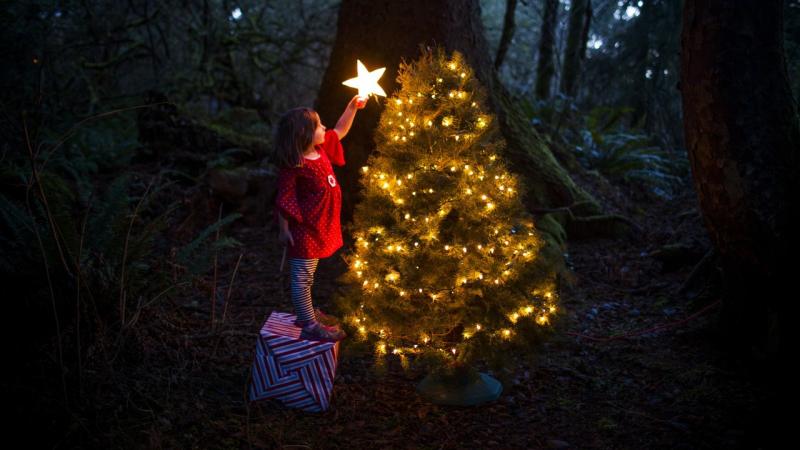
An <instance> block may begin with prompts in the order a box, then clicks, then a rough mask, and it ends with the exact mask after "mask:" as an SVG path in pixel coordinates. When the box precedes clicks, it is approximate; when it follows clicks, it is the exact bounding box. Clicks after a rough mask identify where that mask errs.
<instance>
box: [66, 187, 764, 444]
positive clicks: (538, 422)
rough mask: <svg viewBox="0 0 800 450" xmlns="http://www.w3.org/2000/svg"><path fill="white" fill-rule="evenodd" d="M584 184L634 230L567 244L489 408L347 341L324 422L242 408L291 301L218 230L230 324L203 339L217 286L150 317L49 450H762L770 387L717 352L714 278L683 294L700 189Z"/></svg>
mask: <svg viewBox="0 0 800 450" xmlns="http://www.w3.org/2000/svg"><path fill="white" fill-rule="evenodd" d="M579 182H581V184H584V187H585V188H586V189H588V190H590V191H592V192H593V193H594V194H595V195H596V196H597V197H598V198H599V199H601V200H602V201H603V202H605V205H606V206H607V207H608V209H609V212H614V213H619V214H623V215H625V216H627V217H629V218H630V219H632V220H633V221H634V222H636V224H637V225H638V226H639V227H641V231H640V232H637V233H635V234H634V235H632V236H629V237H627V238H620V239H598V240H588V241H577V242H570V243H569V248H568V253H567V257H568V262H569V265H570V267H571V269H572V272H573V275H574V276H573V277H572V278H573V279H572V283H569V284H567V285H565V286H562V289H561V293H560V295H561V310H562V311H564V312H565V316H564V318H563V320H562V322H561V323H560V324H559V325H558V329H557V332H556V333H555V336H554V337H553V339H552V340H551V341H549V342H547V343H546V344H545V345H544V346H543V348H542V350H541V352H540V353H539V354H536V355H533V356H532V357H526V356H525V355H520V356H519V357H518V361H517V364H516V365H515V366H514V367H511V368H509V369H508V371H507V373H505V374H495V375H497V376H498V377H500V376H502V377H503V379H506V380H508V382H506V383H505V384H504V390H503V393H502V395H501V397H500V399H499V400H497V401H495V402H492V403H488V404H484V405H481V406H477V407H449V406H436V405H432V404H429V403H426V402H425V401H423V400H422V399H421V398H420V397H419V395H418V394H417V392H416V391H415V383H416V381H418V380H417V379H413V378H412V379H408V378H407V377H406V376H404V375H403V374H402V372H401V371H400V370H399V367H397V366H396V365H390V370H389V373H388V374H387V375H386V376H384V377H378V376H377V375H376V374H374V373H373V371H372V370H371V366H372V364H373V362H372V358H373V357H372V355H371V354H366V353H364V352H361V351H359V350H358V348H357V347H356V346H354V345H351V343H350V342H349V341H348V340H345V341H343V342H342V348H341V355H340V361H339V367H338V372H337V377H336V380H335V384H334V393H333V399H332V405H331V408H330V409H329V410H328V411H326V412H324V413H318V414H314V413H305V412H301V411H297V410H290V409H287V408H285V407H283V406H282V405H281V404H280V403H278V402H276V401H272V400H267V401H259V402H254V403H249V402H247V383H248V381H249V372H250V364H251V361H252V358H253V353H254V344H255V339H256V336H257V333H258V330H259V329H260V327H261V326H262V324H263V322H264V320H265V318H266V317H267V316H268V314H269V313H270V312H271V311H272V310H275V309H278V310H283V311H291V303H290V301H289V300H288V297H287V295H288V294H287V293H286V291H285V286H281V277H280V274H279V266H280V258H281V248H280V246H279V245H278V242H277V236H276V235H275V233H274V231H265V229H264V228H263V227H248V226H245V225H243V224H238V223H237V224H234V225H233V226H231V227H229V228H228V229H227V233H228V235H231V236H233V237H235V238H236V239H238V240H240V241H241V242H242V243H243V244H244V246H243V247H242V248H241V249H239V250H235V251H229V252H226V253H225V254H221V255H220V259H219V270H218V274H219V275H218V280H217V291H218V296H217V298H218V302H217V305H216V306H215V311H214V314H215V316H216V317H217V318H221V317H223V316H224V322H223V323H221V324H219V325H218V327H217V330H216V331H213V332H212V330H211V328H210V323H211V305H210V301H209V298H210V292H211V290H212V283H213V282H212V280H211V277H209V279H207V280H204V281H203V282H202V283H201V284H200V285H199V286H194V287H192V288H190V289H186V290H184V291H183V292H182V293H181V294H180V295H179V296H178V297H177V298H175V299H174V300H171V301H168V302H160V303H156V304H155V305H153V306H152V307H148V308H146V309H145V310H144V311H143V314H142V317H141V318H140V319H139V321H138V326H137V329H136V332H135V336H131V337H128V338H127V339H129V340H130V341H131V342H132V343H133V344H131V346H132V347H131V348H132V349H133V350H132V351H130V352H128V351H125V350H123V351H122V352H121V354H122V356H121V357H120V358H118V359H116V360H114V361H113V362H112V363H111V364H110V365H109V367H107V368H106V369H105V370H101V371H98V372H96V373H88V374H87V375H86V377H87V378H86V380H85V382H86V384H87V386H89V387H88V388H87V392H86V394H85V395H86V398H88V399H91V405H92V406H91V408H87V409H84V410H83V411H77V412H75V416H74V421H73V423H72V425H71V426H70V428H69V430H68V431H67V433H66V435H65V436H63V437H61V438H60V439H59V441H60V443H59V445H58V446H57V447H73V446H81V447H91V448H94V447H98V448H100V447H102V448H110V447H115V448H116V447H119V448H186V449H188V448H277V449H298V448H314V449H317V448H320V449H321V448H334V449H335V448H347V449H353V448H357V449H362V448H363V449H366V448H392V449H405V448H411V449H417V448H419V449H460V448H580V449H612V448H613V449H616V448H620V449H640V448H648V449H661V448H663V449H673V450H674V449H684V448H685V449H698V448H700V449H703V448H708V449H720V448H768V446H767V445H766V444H765V442H766V438H765V433H767V431H766V430H767V426H768V424H769V422H770V420H771V417H770V415H769V413H770V405H771V403H770V402H772V401H774V397H772V396H771V395H772V393H771V391H770V390H769V389H768V388H767V387H766V386H765V385H766V383H765V382H763V381H760V379H761V378H763V375H762V374H760V373H759V371H758V370H757V366H755V368H754V366H753V365H748V364H745V363H744V362H743V361H738V360H737V359H736V358H733V357H728V356H725V353H724V352H722V351H721V350H719V347H718V346H717V345H716V343H715V338H714V336H715V334H714V332H713V330H714V326H713V324H714V318H715V316H716V314H717V312H718V310H719V300H720V298H719V293H718V287H717V286H716V284H715V281H714V276H713V274H714V270H715V269H713V268H712V269H711V270H710V271H708V273H707V274H706V275H704V276H702V277H701V279H700V281H699V282H698V283H696V284H695V285H694V286H693V287H691V288H690V289H689V290H688V292H687V293H686V294H678V293H676V292H677V290H678V288H679V287H680V286H681V284H682V283H683V282H684V281H685V280H686V279H687V277H688V276H689V273H690V272H691V270H692V268H693V266H694V264H695V263H696V262H697V260H699V257H700V256H702V255H703V254H704V253H705V252H706V251H707V250H708V249H709V248H710V243H709V242H708V239H707V238H706V236H705V231H704V228H703V225H702V219H701V217H700V216H699V214H698V210H697V200H696V196H695V193H694V191H693V190H692V189H691V188H690V187H687V188H686V189H685V191H684V192H681V193H679V194H678V195H677V196H676V197H675V198H673V199H672V200H662V199H659V198H656V197H652V196H648V195H643V194H641V191H640V190H636V189H630V188H617V187H612V186H609V185H593V184H592V183H590V182H588V181H586V180H579ZM687 186H691V183H690V180H687ZM626 191H628V192H638V193H637V194H636V195H631V194H625V192H626ZM209 210H213V208H209ZM675 243H686V244H688V245H689V246H690V247H691V248H693V249H694V251H695V252H696V253H697V257H695V258H694V259H695V260H691V259H690V261H689V262H688V263H682V264H665V263H664V262H662V261H660V260H659V259H657V258H655V257H654V253H653V252H654V251H656V250H658V249H659V248H661V247H662V246H664V245H667V244H675ZM341 252H342V250H340V252H338V253H336V254H335V255H334V256H333V257H331V258H327V259H323V260H321V261H320V264H319V267H318V272H317V276H316V280H315V285H314V287H313V297H314V299H315V304H316V306H319V307H321V308H322V309H323V310H326V311H329V312H332V313H336V311H335V310H333V309H332V305H330V304H329V300H330V297H331V294H332V292H333V291H334V290H335V289H336V286H335V283H334V280H335V278H336V276H337V274H338V273H340V272H341V271H342V270H344V268H345V265H344V261H343V259H342V258H341V257H340V254H341ZM239 258H241V260H240V259H239ZM237 262H238V268H237ZM667 266H670V267H667ZM234 269H236V275H235V278H234V279H233V283H232V284H231V283H230V280H231V276H232V273H233V272H234ZM198 287H199V289H198ZM228 295H229V297H228ZM226 298H227V301H226ZM611 336H614V338H613V339H608V338H609V337H611ZM128 353H136V354H137V357H136V358H134V359H127V358H126V357H125V355H126V354H128Z"/></svg>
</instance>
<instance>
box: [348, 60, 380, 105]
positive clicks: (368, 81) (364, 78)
mask: <svg viewBox="0 0 800 450" xmlns="http://www.w3.org/2000/svg"><path fill="white" fill-rule="evenodd" d="M356 69H357V70H358V76H357V77H355V78H350V79H349V80H347V81H343V82H342V84H343V85H345V86H349V87H352V88H356V89H358V96H359V97H363V98H367V97H369V96H370V95H372V94H375V95H376V96H377V95H380V96H383V97H386V92H384V91H383V88H382V87H381V86H380V85H379V84H378V79H380V77H381V76H383V72H384V71H385V70H386V67H381V68H380V69H375V70H373V71H372V72H370V71H368V70H367V68H366V67H364V64H363V63H362V62H361V61H360V60H356Z"/></svg>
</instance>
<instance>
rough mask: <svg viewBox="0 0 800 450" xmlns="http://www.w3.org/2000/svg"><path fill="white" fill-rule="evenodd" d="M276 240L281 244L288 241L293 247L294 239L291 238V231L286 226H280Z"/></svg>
mask: <svg viewBox="0 0 800 450" xmlns="http://www.w3.org/2000/svg"><path fill="white" fill-rule="evenodd" d="M278 242H280V243H281V245H286V243H287V242H288V243H289V244H290V245H291V246H292V247H294V239H293V238H292V232H291V231H289V229H288V228H283V227H281V231H280V233H279V234H278Z"/></svg>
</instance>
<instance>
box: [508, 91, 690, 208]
mask: <svg viewBox="0 0 800 450" xmlns="http://www.w3.org/2000/svg"><path fill="white" fill-rule="evenodd" d="M520 103H521V106H522V109H523V111H525V113H526V114H527V116H528V118H529V120H530V121H531V123H532V124H534V125H536V126H537V127H538V128H540V129H543V130H544V131H545V132H546V133H547V134H548V135H549V136H550V139H551V142H553V143H554V145H562V146H564V147H566V148H569V149H574V151H575V153H576V157H577V158H578V161H580V163H581V164H582V165H583V166H584V167H586V168H587V169H590V170H597V171H599V172H600V173H602V174H603V175H605V176H606V177H607V178H609V179H612V180H616V181H622V182H625V183H631V182H635V183H638V184H641V185H643V186H646V187H647V188H648V189H649V190H651V191H652V192H653V193H655V194H657V195H660V196H662V197H669V196H671V195H672V193H673V191H674V189H675V188H676V187H677V186H678V185H679V184H681V183H682V179H683V177H685V176H686V175H687V173H688V170H689V163H688V160H687V159H686V157H685V154H684V153H677V152H669V151H666V150H663V149H661V148H660V147H658V146H656V145H653V144H652V139H651V138H650V137H649V136H647V135H646V134H644V133H643V132H641V131H638V130H630V129H625V128H624V127H623V125H622V122H623V120H624V119H625V117H626V114H628V113H630V112H631V111H632V109H631V108H628V107H604V106H600V107H595V108H592V109H591V110H590V111H589V112H588V113H586V114H581V113H580V112H579V111H578V107H577V105H576V104H575V103H574V102H573V101H572V100H571V99H569V98H567V97H564V96H557V97H556V99H555V100H553V101H551V102H544V101H532V100H530V99H522V100H520Z"/></svg>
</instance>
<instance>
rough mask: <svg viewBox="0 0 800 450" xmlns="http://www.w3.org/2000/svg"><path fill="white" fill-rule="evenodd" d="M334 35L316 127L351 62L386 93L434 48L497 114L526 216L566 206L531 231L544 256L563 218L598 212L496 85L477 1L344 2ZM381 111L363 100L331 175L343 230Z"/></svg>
mask: <svg viewBox="0 0 800 450" xmlns="http://www.w3.org/2000/svg"><path fill="white" fill-rule="evenodd" d="M337 27H338V31H337V36H336V41H335V43H334V47H333V50H332V53H331V57H330V63H329V65H328V69H327V71H326V73H325V75H324V77H323V81H322V85H321V87H320V92H319V96H318V98H317V102H316V109H317V110H318V111H319V112H320V115H321V117H322V120H323V122H325V123H327V124H329V125H331V124H333V123H334V122H335V121H336V119H337V117H338V114H340V113H341V110H342V108H343V107H344V105H345V104H346V103H347V101H348V100H349V99H350V98H351V97H352V96H353V95H354V94H355V92H354V91H353V90H352V89H350V88H347V87H345V86H342V81H343V80H345V79H347V78H350V77H352V76H354V75H355V65H356V64H355V62H356V59H357V58H358V59H360V60H361V61H362V62H364V63H365V65H366V66H367V68H369V69H374V68H377V67H382V66H385V67H386V75H384V78H383V79H381V81H380V82H381V85H382V86H383V88H384V89H385V90H386V91H387V92H392V91H394V90H396V89H397V84H396V80H395V79H394V76H395V74H396V73H397V69H398V64H399V62H400V61H401V60H402V59H405V60H406V61H409V62H410V61H412V60H415V59H417V58H419V56H420V55H421V52H420V45H422V44H424V45H442V46H444V47H445V48H446V49H447V50H450V51H452V50H458V51H460V52H462V53H463V54H464V56H465V58H466V60H467V61H468V63H469V65H470V66H471V67H472V68H473V69H474V70H475V72H476V76H477V77H478V79H479V80H480V81H481V83H482V84H483V85H484V86H486V87H487V89H488V91H489V93H490V104H491V105H490V106H491V109H492V111H493V112H494V113H496V114H497V117H498V119H499V123H500V127H501V130H502V133H503V135H504V137H505V139H506V141H507V143H508V148H507V149H506V154H505V157H506V158H507V159H509V160H510V166H511V167H512V170H515V171H516V172H517V173H518V174H519V175H521V178H522V179H523V180H524V182H525V183H527V192H525V193H524V194H523V201H524V202H525V205H526V207H527V208H528V209H529V210H532V211H534V210H536V209H540V208H553V207H564V206H573V208H572V210H571V211H569V212H558V213H554V214H549V215H546V216H543V217H540V218H539V221H538V223H537V227H538V228H539V229H541V230H542V231H543V232H544V233H545V237H548V236H549V238H550V240H549V241H550V242H551V243H553V244H554V245H553V246H551V252H552V256H553V257H554V259H560V258H561V252H560V249H561V248H563V245H564V243H565V240H566V232H565V231H564V230H565V225H566V224H567V222H568V220H567V217H568V216H569V215H570V212H571V213H572V215H575V216H581V215H587V214H595V213H597V212H599V210H600V208H599V205H597V203H596V202H595V201H594V200H593V199H592V197H591V196H590V195H589V194H588V193H586V192H585V191H584V190H582V189H581V188H579V187H578V186H576V185H575V183H574V182H573V181H572V180H571V179H570V176H569V174H568V173H567V172H566V171H565V170H564V169H563V168H562V167H561V166H560V165H559V163H558V161H557V160H556V159H555V158H554V157H553V155H552V154H551V152H550V150H549V149H548V148H547V147H546V146H545V145H544V143H543V141H542V139H541V138H540V137H539V136H538V135H537V133H536V131H535V130H534V129H533V128H532V127H531V126H530V125H529V123H528V122H527V120H526V119H525V118H524V114H523V113H522V112H521V111H520V110H519V109H518V107H517V106H516V105H515V104H513V103H512V102H511V100H510V98H509V96H508V94H507V93H506V91H505V89H504V88H503V86H502V85H501V84H500V83H499V82H498V80H497V77H496V72H495V70H494V67H493V64H492V59H491V56H490V54H489V49H488V45H487V43H486V39H485V37H484V31H483V25H482V23H481V15H480V5H479V2H478V0H469V1H455V0H424V1H423V0H413V1H403V2H395V1H388V0H387V1H374V0H344V1H343V2H342V4H341V7H340V11H339V19H338V23H337ZM381 109H382V107H381V106H380V105H377V104H376V103H375V101H374V100H371V101H370V104H368V106H367V108H366V109H364V110H362V111H361V112H359V114H358V117H357V120H356V122H355V124H354V126H353V128H352V129H351V131H350V134H348V136H347V138H346V139H345V142H344V144H345V148H346V149H347V153H346V159H347V164H346V165H345V166H343V167H341V168H337V169H340V170H337V176H338V177H339V179H340V181H341V183H342V186H343V189H344V192H343V198H344V200H343V207H342V221H343V223H348V222H350V221H351V220H352V215H353V207H354V205H355V204H356V203H357V202H358V201H359V192H358V179H359V177H360V173H359V169H360V167H361V166H363V165H364V164H365V162H366V160H367V156H368V155H369V154H370V152H372V151H373V149H374V143H373V134H374V130H375V128H376V125H377V121H378V117H379V115H380V112H381ZM576 205H577V206H576ZM575 220H576V221H580V218H576V219H575ZM556 253H557V255H556ZM556 262H560V261H556Z"/></svg>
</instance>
